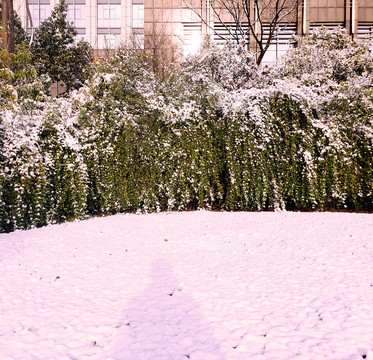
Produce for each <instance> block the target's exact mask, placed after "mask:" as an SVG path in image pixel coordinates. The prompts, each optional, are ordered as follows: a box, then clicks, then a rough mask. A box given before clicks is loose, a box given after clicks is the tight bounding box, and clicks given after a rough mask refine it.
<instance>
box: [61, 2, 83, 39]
mask: <svg viewBox="0 0 373 360" xmlns="http://www.w3.org/2000/svg"><path fill="white" fill-rule="evenodd" d="M66 3H67V5H68V8H67V9H68V10H67V19H68V20H69V21H70V22H72V23H74V25H75V27H76V29H77V30H78V29H85V27H86V5H85V0H68V1H66ZM78 32H79V31H78Z"/></svg>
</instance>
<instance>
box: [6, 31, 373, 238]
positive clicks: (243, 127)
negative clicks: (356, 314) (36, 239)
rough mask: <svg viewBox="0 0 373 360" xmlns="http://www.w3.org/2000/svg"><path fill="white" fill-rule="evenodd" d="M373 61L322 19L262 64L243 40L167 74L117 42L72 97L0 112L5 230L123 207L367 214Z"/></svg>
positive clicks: (372, 188) (372, 185)
mask: <svg viewBox="0 0 373 360" xmlns="http://www.w3.org/2000/svg"><path fill="white" fill-rule="evenodd" d="M325 39H326V40H325ZM325 41H327V43H325ZM302 49H303V50H302ZM351 54H354V55H353V56H351ZM307 56H308V57H309V59H308V60H309V61H314V62H315V69H316V71H315V72H314V73H313V71H312V69H311V68H310V67H308V68H307V66H308V62H307V61H306V60H304V62H302V61H303V59H307ZM372 59H373V57H372V54H371V52H370V51H369V49H368V48H367V47H366V46H365V45H363V44H356V43H354V42H352V41H351V40H349V39H348V36H347V34H346V33H345V32H344V31H343V30H338V31H335V32H330V31H327V30H325V29H322V30H321V31H320V32H319V33H317V34H314V35H312V36H311V37H310V38H309V39H305V40H304V41H303V45H302V47H300V48H297V49H295V50H294V51H292V52H291V53H289V54H288V55H287V57H286V58H285V59H284V60H283V61H282V62H281V63H279V64H277V65H276V66H274V67H273V68H271V69H267V70H266V72H265V73H260V72H259V71H258V70H257V69H256V66H255V61H254V59H253V57H252V56H251V55H250V54H247V53H246V52H245V51H243V50H242V48H240V47H237V46H234V45H228V46H227V47H226V48H224V49H216V48H214V47H210V48H208V49H205V50H203V51H201V53H200V54H198V55H196V56H195V57H193V58H189V59H187V60H186V62H185V63H184V64H183V65H182V68H181V69H170V72H169V74H168V76H167V78H166V80H165V79H162V80H161V79H157V78H156V77H155V76H154V74H152V73H150V72H149V71H148V70H147V68H148V66H147V60H148V59H147V57H146V56H145V55H143V54H140V53H132V52H129V51H122V52H119V53H118V54H117V55H116V56H115V57H114V58H113V59H112V60H111V61H110V62H105V61H103V62H102V63H101V64H98V65H97V66H98V70H97V72H96V74H95V75H94V77H93V78H92V79H91V81H90V82H89V83H88V84H87V85H86V86H85V87H83V88H82V89H80V90H79V91H77V92H75V93H73V94H72V95H71V96H70V97H69V98H66V99H58V100H55V101H54V102H49V103H48V102H44V105H43V107H42V108H41V107H40V106H38V107H37V109H36V110H35V111H34V113H33V114H32V115H31V114H30V112H25V109H24V108H22V106H19V107H14V108H13V109H7V110H4V111H3V113H2V116H1V123H0V162H1V167H0V231H11V230H14V229H18V228H20V229H24V228H29V227H32V226H42V225H44V224H47V223H51V222H60V221H64V220H68V219H73V218H79V217H84V216H87V215H94V214H112V213H116V212H137V211H140V212H151V211H162V210H187V209H198V208H208V209H226V210H273V209H288V210H327V209H338V210H354V211H371V210H373V205H372V204H373V193H372V192H373V173H372V171H373V169H372V158H373V157H372V154H373V151H372V150H373V149H372V138H373V137H372V135H373V132H372V128H373V127H372V114H373V108H372V99H373V93H372V86H371V84H372V76H373V60H372ZM298 60H299V61H298Z"/></svg>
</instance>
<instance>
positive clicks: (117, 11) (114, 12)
mask: <svg viewBox="0 0 373 360" xmlns="http://www.w3.org/2000/svg"><path fill="white" fill-rule="evenodd" d="M120 34H121V5H120V0H97V48H98V49H113V48H116V47H118V46H119V45H120V41H121V40H120Z"/></svg>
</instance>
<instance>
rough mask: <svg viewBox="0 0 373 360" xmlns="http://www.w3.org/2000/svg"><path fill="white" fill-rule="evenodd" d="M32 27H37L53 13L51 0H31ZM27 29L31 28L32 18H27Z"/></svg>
mask: <svg viewBox="0 0 373 360" xmlns="http://www.w3.org/2000/svg"><path fill="white" fill-rule="evenodd" d="M29 7H30V13H31V18H32V27H33V28H34V29H35V28H37V27H38V26H39V25H40V24H41V23H42V22H43V21H44V20H46V19H47V18H48V17H49V16H50V15H51V6H50V0H29ZM27 30H31V22H30V19H29V18H28V19H27Z"/></svg>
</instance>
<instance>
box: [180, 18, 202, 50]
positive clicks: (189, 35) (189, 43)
mask: <svg viewBox="0 0 373 360" xmlns="http://www.w3.org/2000/svg"><path fill="white" fill-rule="evenodd" d="M201 40H202V24H201V23H196V22H189V23H183V42H184V55H189V54H194V53H196V51H197V50H198V49H199V47H200V45H201Z"/></svg>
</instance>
